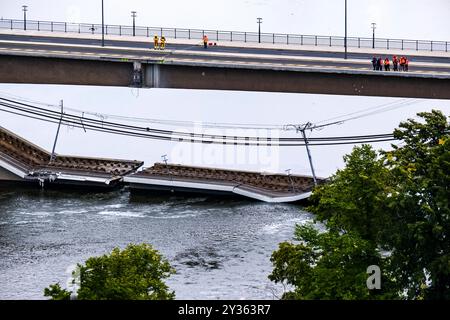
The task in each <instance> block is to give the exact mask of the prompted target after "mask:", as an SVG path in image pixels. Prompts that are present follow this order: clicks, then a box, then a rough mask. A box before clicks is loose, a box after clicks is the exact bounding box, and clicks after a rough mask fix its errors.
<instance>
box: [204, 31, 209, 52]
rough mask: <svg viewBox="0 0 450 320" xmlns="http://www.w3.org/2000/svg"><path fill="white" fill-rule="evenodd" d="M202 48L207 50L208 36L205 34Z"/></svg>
mask: <svg viewBox="0 0 450 320" xmlns="http://www.w3.org/2000/svg"><path fill="white" fill-rule="evenodd" d="M203 48H205V49H207V48H208V36H207V35H206V34H205V35H204V36H203Z"/></svg>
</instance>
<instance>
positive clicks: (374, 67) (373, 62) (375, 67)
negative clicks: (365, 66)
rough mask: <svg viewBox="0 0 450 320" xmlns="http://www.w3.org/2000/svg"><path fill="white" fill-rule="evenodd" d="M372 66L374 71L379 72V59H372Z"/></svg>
mask: <svg viewBox="0 0 450 320" xmlns="http://www.w3.org/2000/svg"><path fill="white" fill-rule="evenodd" d="M372 66H373V70H377V57H375V56H374V57H373V58H372Z"/></svg>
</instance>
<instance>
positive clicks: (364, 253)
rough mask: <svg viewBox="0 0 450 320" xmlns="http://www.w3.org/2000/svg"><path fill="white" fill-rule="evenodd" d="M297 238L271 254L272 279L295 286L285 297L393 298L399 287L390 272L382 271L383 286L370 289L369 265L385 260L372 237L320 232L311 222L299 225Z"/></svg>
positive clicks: (280, 246) (283, 244)
mask: <svg viewBox="0 0 450 320" xmlns="http://www.w3.org/2000/svg"><path fill="white" fill-rule="evenodd" d="M295 240H297V241H300V242H301V243H300V244H293V243H290V242H283V243H281V244H280V245H279V248H278V250H277V251H275V252H274V253H273V254H272V257H271V261H272V263H273V265H274V269H273V271H272V273H271V274H270V275H269V279H270V280H272V281H274V282H276V283H278V282H280V283H284V284H288V285H290V286H293V288H294V290H293V291H289V292H285V293H284V294H283V297H282V298H283V299H299V300H310V299H343V300H349V299H358V300H369V299H382V298H390V299H394V298H396V297H398V294H397V293H396V289H395V286H394V283H393V281H392V280H391V278H389V277H388V273H387V272H382V280H381V283H382V287H381V290H369V289H368V288H367V284H366V280H367V278H368V276H369V275H368V274H367V273H366V271H367V267H368V266H370V265H378V266H379V267H380V268H381V270H382V271H385V269H386V267H385V264H386V261H385V259H383V258H382V256H381V255H380V253H379V252H378V251H377V250H376V248H375V247H374V246H373V244H372V243H371V242H370V241H367V240H363V239H362V238H360V237H359V236H358V235H357V234H356V233H343V234H340V233H338V232H336V231H328V232H323V233H319V231H317V230H316V229H315V228H314V227H313V226H312V225H304V226H300V225H297V226H296V231H295Z"/></svg>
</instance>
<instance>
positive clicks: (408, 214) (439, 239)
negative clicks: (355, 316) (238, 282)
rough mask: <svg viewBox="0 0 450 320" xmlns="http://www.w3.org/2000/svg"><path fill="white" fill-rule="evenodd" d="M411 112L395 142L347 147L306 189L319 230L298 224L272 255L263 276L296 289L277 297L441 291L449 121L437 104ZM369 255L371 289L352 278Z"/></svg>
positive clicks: (447, 237)
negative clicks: (374, 267) (331, 170)
mask: <svg viewBox="0 0 450 320" xmlns="http://www.w3.org/2000/svg"><path fill="white" fill-rule="evenodd" d="M418 117H419V118H420V120H414V119H408V120H407V121H406V122H402V123H400V125H399V128H398V129H396V130H395V131H394V136H395V137H396V138H397V139H399V140H402V143H401V144H399V145H393V146H392V150H391V151H380V152H376V151H374V150H373V149H372V148H371V147H370V146H368V145H363V146H361V147H355V148H354V149H353V152H352V153H351V154H350V155H347V156H345V157H344V160H345V165H346V166H345V168H344V169H342V170H338V171H337V172H336V174H335V175H334V176H332V177H331V179H330V181H329V182H328V183H327V184H325V185H322V186H320V187H318V188H316V189H315V190H314V192H313V195H312V197H311V203H312V204H311V206H310V207H309V208H308V210H310V211H311V212H313V213H315V214H316V218H317V220H319V221H322V222H324V223H325V225H326V228H327V231H326V232H325V233H323V234H318V233H314V232H312V231H311V230H307V229H305V228H304V227H300V226H297V231H296V240H299V241H301V243H300V244H297V245H294V244H288V243H282V244H280V247H279V250H278V251H276V252H274V254H273V255H272V263H273V264H274V271H273V272H272V274H271V275H270V276H269V278H271V279H272V280H274V281H277V282H282V281H285V282H287V283H289V284H291V285H293V286H294V288H295V290H294V291H293V292H291V293H288V294H286V295H285V298H299V299H304V298H306V299H309V298H312V299H315V298H324V299H329V298H335V299H347V298H351V299H366V298H367V299H370V298H395V297H398V298H410V299H450V211H449V199H450V192H449V185H450V140H449V133H450V126H449V123H448V121H447V117H446V116H445V115H443V114H442V113H441V112H440V111H435V110H433V111H432V112H423V113H419V114H418ZM311 235H314V237H312V238H311ZM311 239H313V240H311ZM318 239H321V240H320V241H319V240H318ZM326 239H328V241H326ZM343 248H346V249H345V250H343ZM352 248H353V249H352ZM361 248H364V253H365V255H364V254H362V251H359V250H362V249H361ZM382 250H385V251H382ZM380 252H384V254H383V255H380ZM377 259H378V262H377V263H374V264H378V265H379V266H380V267H382V274H383V282H384V284H385V285H384V287H382V290H381V291H379V292H378V293H376V294H373V293H370V292H368V290H367V288H365V289H364V288H363V286H365V282H363V283H361V281H362V280H363V278H364V279H367V275H366V274H364V277H363V273H364V272H365V270H366V269H365V268H367V266H369V265H370V264H371V262H370V261H373V260H377ZM330 275H333V276H330ZM355 282H357V284H355ZM386 284H387V286H386Z"/></svg>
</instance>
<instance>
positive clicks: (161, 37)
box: [159, 28, 163, 38]
mask: <svg viewBox="0 0 450 320" xmlns="http://www.w3.org/2000/svg"><path fill="white" fill-rule="evenodd" d="M162 29H163V28H161V33H160V35H159V36H160V37H161V38H162V32H163V30H162Z"/></svg>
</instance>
